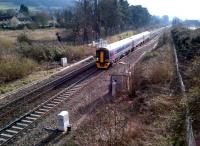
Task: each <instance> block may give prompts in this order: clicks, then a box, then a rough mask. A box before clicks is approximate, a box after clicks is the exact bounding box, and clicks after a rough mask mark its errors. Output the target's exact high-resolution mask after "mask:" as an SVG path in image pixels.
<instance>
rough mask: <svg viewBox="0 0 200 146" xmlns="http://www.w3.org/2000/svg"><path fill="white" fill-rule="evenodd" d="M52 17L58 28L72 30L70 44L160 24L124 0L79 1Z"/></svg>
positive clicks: (154, 18)
mask: <svg viewBox="0 0 200 146" xmlns="http://www.w3.org/2000/svg"><path fill="white" fill-rule="evenodd" d="M166 17H167V18H166V19H167V21H169V18H168V16H166ZM56 18H57V19H58V22H59V23H60V24H61V26H62V27H65V28H67V29H72V37H70V39H72V40H73V41H74V42H81V41H82V42H89V41H90V40H97V39H99V38H101V37H103V36H107V35H113V34H116V33H119V32H122V31H125V30H129V29H133V28H139V27H144V26H147V25H150V24H152V25H153V24H158V21H159V22H160V19H159V18H157V17H156V16H154V17H152V16H151V15H150V13H149V11H148V10H147V8H144V7H142V6H141V5H137V6H132V5H129V3H128V1H127V0H79V1H77V2H76V4H75V6H74V8H73V9H71V10H65V11H63V12H62V13H61V12H58V13H57V14H56Z"/></svg>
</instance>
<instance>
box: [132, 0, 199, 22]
mask: <svg viewBox="0 0 200 146" xmlns="http://www.w3.org/2000/svg"><path fill="white" fill-rule="evenodd" d="M128 2H129V4H131V5H142V6H143V7H146V8H147V9H148V10H149V12H150V14H151V15H157V16H163V15H168V16H169V17H170V18H171V19H172V18H173V17H175V16H176V17H178V18H181V19H183V20H185V19H197V20H200V1H199V0H128Z"/></svg>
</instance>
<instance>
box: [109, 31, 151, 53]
mask: <svg viewBox="0 0 200 146" xmlns="http://www.w3.org/2000/svg"><path fill="white" fill-rule="evenodd" d="M149 34H150V32H149V31H145V32H143V33H139V34H136V35H134V36H131V37H129V38H126V39H123V40H120V41H117V42H114V43H111V44H109V45H107V46H106V47H105V48H106V49H108V50H109V51H111V50H114V49H116V48H118V47H120V46H124V45H125V44H128V43H131V42H132V41H133V40H135V39H139V38H141V37H143V36H145V35H149Z"/></svg>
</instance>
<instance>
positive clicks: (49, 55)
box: [17, 43, 86, 62]
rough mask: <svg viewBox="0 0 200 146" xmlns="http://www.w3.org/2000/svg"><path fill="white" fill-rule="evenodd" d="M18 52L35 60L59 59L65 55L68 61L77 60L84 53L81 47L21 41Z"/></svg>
mask: <svg viewBox="0 0 200 146" xmlns="http://www.w3.org/2000/svg"><path fill="white" fill-rule="evenodd" d="M17 51H18V53H20V54H22V55H23V56H24V57H27V58H31V59H33V60H35V61H37V62H45V61H60V59H61V58H62V57H67V58H68V60H69V61H74V60H79V59H81V58H83V57H84V56H85V55H86V51H85V48H83V47H70V46H61V45H60V44H58V45H45V44H44V45H36V44H34V45H29V44H27V43H21V46H20V47H19V48H18V50H17Z"/></svg>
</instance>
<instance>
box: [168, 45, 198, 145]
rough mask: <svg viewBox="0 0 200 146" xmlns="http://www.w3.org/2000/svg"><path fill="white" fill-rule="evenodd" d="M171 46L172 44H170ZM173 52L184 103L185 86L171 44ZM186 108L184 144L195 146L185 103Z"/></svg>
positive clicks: (185, 96)
mask: <svg viewBox="0 0 200 146" xmlns="http://www.w3.org/2000/svg"><path fill="white" fill-rule="evenodd" d="M172 44H173V43H172ZM172 47H173V51H174V58H175V63H176V73H177V76H178V81H179V84H180V87H181V89H180V90H181V94H182V96H183V98H185V99H186V101H187V100H188V97H187V95H186V93H185V85H184V83H183V79H182V76H181V73H180V70H179V63H178V57H177V53H176V49H175V46H174V44H173V46H172ZM186 105H187V107H186V134H187V136H186V138H187V139H186V142H187V145H188V146H196V141H195V137H194V133H193V128H192V120H191V117H190V112H189V107H188V103H186Z"/></svg>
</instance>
